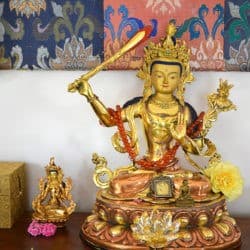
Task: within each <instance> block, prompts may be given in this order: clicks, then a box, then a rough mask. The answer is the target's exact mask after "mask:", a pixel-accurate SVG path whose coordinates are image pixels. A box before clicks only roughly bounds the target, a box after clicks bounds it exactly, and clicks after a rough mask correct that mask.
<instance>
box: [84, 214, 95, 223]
mask: <svg viewBox="0 0 250 250" xmlns="http://www.w3.org/2000/svg"><path fill="white" fill-rule="evenodd" d="M95 219H97V215H96V214H91V215H89V216H88V217H87V219H86V222H91V221H92V220H95Z"/></svg>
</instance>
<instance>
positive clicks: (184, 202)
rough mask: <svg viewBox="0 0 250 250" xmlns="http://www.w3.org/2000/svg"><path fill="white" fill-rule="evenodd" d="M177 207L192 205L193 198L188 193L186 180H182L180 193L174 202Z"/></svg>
mask: <svg viewBox="0 0 250 250" xmlns="http://www.w3.org/2000/svg"><path fill="white" fill-rule="evenodd" d="M175 204H176V206H177V207H192V206H193V205H194V199H193V198H192V197H191V195H190V190H189V186H188V180H186V179H185V180H183V182H182V185H181V188H180V195H179V197H178V198H177V200H176V202H175Z"/></svg>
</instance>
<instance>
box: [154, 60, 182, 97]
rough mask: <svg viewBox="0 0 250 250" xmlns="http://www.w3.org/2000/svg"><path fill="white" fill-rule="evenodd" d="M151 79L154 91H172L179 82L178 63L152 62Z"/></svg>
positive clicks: (166, 92)
mask: <svg viewBox="0 0 250 250" xmlns="http://www.w3.org/2000/svg"><path fill="white" fill-rule="evenodd" d="M151 81H152V84H153V87H154V88H155V92H159V93H163V94H164V93H165V94H170V93H173V92H174V91H175V90H176V88H177V86H178V84H179V83H180V67H179V66H178V65H167V64H157V63H156V64H154V65H153V68H152V71H151Z"/></svg>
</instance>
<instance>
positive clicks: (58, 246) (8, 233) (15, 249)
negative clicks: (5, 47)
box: [0, 213, 250, 250]
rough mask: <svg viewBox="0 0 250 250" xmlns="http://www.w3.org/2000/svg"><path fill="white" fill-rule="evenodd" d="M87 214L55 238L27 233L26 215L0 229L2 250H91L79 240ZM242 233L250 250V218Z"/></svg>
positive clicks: (79, 215)
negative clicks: (9, 227)
mask: <svg viewBox="0 0 250 250" xmlns="http://www.w3.org/2000/svg"><path fill="white" fill-rule="evenodd" d="M87 215H88V214H87V213H74V214H73V215H71V217H70V219H69V221H68V222H67V223H66V227H65V228H62V229H58V230H57V233H56V235H55V236H53V237H49V238H46V237H44V236H37V237H32V236H31V235H29V234H28V233H27V228H28V225H29V223H30V222H31V213H25V214H24V215H23V216H22V217H21V218H20V220H18V221H17V222H16V223H15V224H14V226H13V227H12V229H0V249H1V250H80V249H81V250H91V248H90V247H88V246H86V245H83V243H82V241H81V240H80V238H79V232H80V227H81V225H82V223H83V221H84V219H85V218H86V216H87ZM236 220H237V222H238V225H239V226H240V228H241V231H242V246H241V248H240V250H250V218H236Z"/></svg>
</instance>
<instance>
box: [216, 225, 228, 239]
mask: <svg viewBox="0 0 250 250" xmlns="http://www.w3.org/2000/svg"><path fill="white" fill-rule="evenodd" d="M216 227H217V228H218V229H219V230H220V231H221V232H222V233H223V234H224V235H226V236H228V235H230V227H229V226H228V225H227V224H226V223H222V222H221V223H216Z"/></svg>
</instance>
